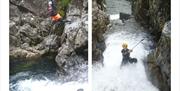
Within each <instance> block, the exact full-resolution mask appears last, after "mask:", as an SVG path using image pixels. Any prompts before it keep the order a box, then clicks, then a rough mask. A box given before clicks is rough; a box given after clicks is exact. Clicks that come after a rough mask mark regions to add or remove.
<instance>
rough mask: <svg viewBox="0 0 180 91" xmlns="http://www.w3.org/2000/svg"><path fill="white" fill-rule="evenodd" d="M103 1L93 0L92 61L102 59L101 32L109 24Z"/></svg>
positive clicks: (103, 47)
mask: <svg viewBox="0 0 180 91" xmlns="http://www.w3.org/2000/svg"><path fill="white" fill-rule="evenodd" d="M104 3H105V1H104V0H93V1H92V4H93V6H92V7H93V9H92V16H93V17H92V56H93V62H96V61H98V60H102V58H103V57H102V53H103V51H104V49H105V43H104V37H103V34H104V33H105V31H106V30H107V25H108V24H109V19H108V16H107V15H106V13H105V8H104V7H105V4H104Z"/></svg>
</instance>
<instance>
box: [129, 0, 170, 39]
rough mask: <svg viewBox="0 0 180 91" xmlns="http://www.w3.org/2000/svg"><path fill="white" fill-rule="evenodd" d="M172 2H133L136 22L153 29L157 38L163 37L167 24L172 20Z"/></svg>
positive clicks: (147, 0)
mask: <svg viewBox="0 0 180 91" xmlns="http://www.w3.org/2000/svg"><path fill="white" fill-rule="evenodd" d="M170 2H171V0H133V1H132V11H133V15H134V16H135V18H136V20H138V21H139V22H140V23H141V24H143V25H146V26H147V28H151V29H152V30H151V31H153V32H152V33H153V34H154V35H156V36H160V35H161V30H162V29H163V27H164V24H165V22H167V21H169V20H170V18H171V11H170Z"/></svg>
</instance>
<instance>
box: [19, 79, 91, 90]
mask: <svg viewBox="0 0 180 91" xmlns="http://www.w3.org/2000/svg"><path fill="white" fill-rule="evenodd" d="M16 85H17V88H18V89H17V91H77V90H78V89H83V90H84V91H88V84H87V83H80V82H74V81H72V82H67V83H60V82H55V81H51V80H47V79H46V80H33V79H26V80H22V81H19V82H18V83H17V84H16Z"/></svg>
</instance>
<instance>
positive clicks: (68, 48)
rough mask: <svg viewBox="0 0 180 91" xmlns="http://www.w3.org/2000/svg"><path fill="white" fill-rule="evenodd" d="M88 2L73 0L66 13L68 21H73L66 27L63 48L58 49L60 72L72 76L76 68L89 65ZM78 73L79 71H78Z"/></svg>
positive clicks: (57, 57) (57, 60)
mask: <svg viewBox="0 0 180 91" xmlns="http://www.w3.org/2000/svg"><path fill="white" fill-rule="evenodd" d="M87 5H88V4H87V0H72V1H71V3H70V4H69V7H68V9H67V12H66V19H67V20H71V22H70V23H66V24H65V27H64V32H63V34H62V35H63V36H65V38H64V40H63V41H62V46H61V47H59V48H58V55H57V56H56V59H55V60H56V62H57V64H58V66H59V72H63V71H64V72H65V74H66V75H70V74H71V71H70V70H71V69H72V68H73V67H74V66H79V68H81V67H80V66H82V65H83V64H87V58H88V23H87V22H88V13H87V11H88V10H87V7H88V6H87ZM77 68H78V67H77ZM76 71H77V69H76Z"/></svg>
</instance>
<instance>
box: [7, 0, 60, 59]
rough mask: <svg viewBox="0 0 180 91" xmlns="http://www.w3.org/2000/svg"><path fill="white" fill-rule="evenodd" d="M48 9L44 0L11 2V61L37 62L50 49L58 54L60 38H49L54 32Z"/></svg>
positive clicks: (11, 0) (12, 0) (13, 0)
mask: <svg viewBox="0 0 180 91" xmlns="http://www.w3.org/2000/svg"><path fill="white" fill-rule="evenodd" d="M46 7H47V2H45V1H43V0H31V1H29V0H10V23H9V27H10V32H9V33H10V36H9V38H10V59H12V60H13V59H20V60H37V59H39V58H40V57H41V56H43V55H44V54H46V53H48V52H49V49H52V50H51V52H57V49H58V47H59V46H60V42H58V41H57V40H59V36H57V35H54V37H49V36H48V35H49V32H50V31H52V30H51V28H50V26H51V22H50V19H49V18H45V16H46V17H48V15H47V8H46ZM55 36H56V37H55ZM52 40H53V41H52ZM48 41H52V43H49V44H48V43H47V42H48ZM47 44H48V45H49V46H47ZM50 46H53V48H50Z"/></svg>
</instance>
